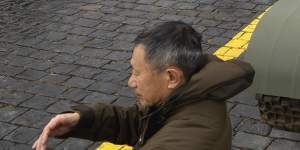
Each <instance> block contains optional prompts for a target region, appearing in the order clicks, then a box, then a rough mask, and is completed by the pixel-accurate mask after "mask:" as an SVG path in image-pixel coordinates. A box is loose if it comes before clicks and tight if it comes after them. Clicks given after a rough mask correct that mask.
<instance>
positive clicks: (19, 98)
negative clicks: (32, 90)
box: [0, 82, 32, 105]
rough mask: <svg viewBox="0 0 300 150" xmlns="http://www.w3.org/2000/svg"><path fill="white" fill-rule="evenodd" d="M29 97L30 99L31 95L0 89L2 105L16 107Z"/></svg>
mask: <svg viewBox="0 0 300 150" xmlns="http://www.w3.org/2000/svg"><path fill="white" fill-rule="evenodd" d="M19 83H20V82H19ZM19 87H20V86H19ZM30 97H32V95H31V94H29V93H25V92H16V91H14V90H5V89H0V102H3V103H7V104H11V105H18V104H19V103H21V102H23V101H25V100H26V99H29V98H30Z"/></svg>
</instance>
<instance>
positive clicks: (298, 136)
mask: <svg viewBox="0 0 300 150" xmlns="http://www.w3.org/2000/svg"><path fill="white" fill-rule="evenodd" d="M270 137H274V138H285V139H291V140H296V141H300V133H296V132H289V131H283V130H278V129H275V128H273V129H272V132H271V134H270Z"/></svg>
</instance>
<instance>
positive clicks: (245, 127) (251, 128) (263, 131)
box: [237, 119, 271, 136]
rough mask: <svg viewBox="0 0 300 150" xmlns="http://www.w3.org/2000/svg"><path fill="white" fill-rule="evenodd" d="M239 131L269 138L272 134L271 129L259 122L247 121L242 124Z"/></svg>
mask: <svg viewBox="0 0 300 150" xmlns="http://www.w3.org/2000/svg"><path fill="white" fill-rule="evenodd" d="M237 130H239V131H243V132H247V133H253V134H257V135H261V136H267V135H268V134H269V133H270V132H271V127H270V126H269V125H267V124H263V123H261V122H259V121H257V120H252V119H246V120H244V121H242V122H241V123H240V125H239V127H238V129H237Z"/></svg>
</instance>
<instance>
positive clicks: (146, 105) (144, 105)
mask: <svg viewBox="0 0 300 150" xmlns="http://www.w3.org/2000/svg"><path fill="white" fill-rule="evenodd" d="M136 103H137V105H138V107H139V110H141V111H144V110H146V109H147V107H149V105H148V104H146V103H143V102H141V100H137V102H136Z"/></svg>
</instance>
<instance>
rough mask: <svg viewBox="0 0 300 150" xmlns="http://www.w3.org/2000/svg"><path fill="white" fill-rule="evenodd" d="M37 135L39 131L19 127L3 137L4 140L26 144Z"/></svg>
mask: <svg viewBox="0 0 300 150" xmlns="http://www.w3.org/2000/svg"><path fill="white" fill-rule="evenodd" d="M38 134H39V130H37V129H33V128H27V127H20V128H18V129H16V130H15V131H14V132H12V133H10V134H9V135H7V136H5V137H4V139H5V140H9V141H12V142H17V143H23V144H26V143H28V142H30V140H32V139H33V138H34V137H35V136H37V135H38Z"/></svg>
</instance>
